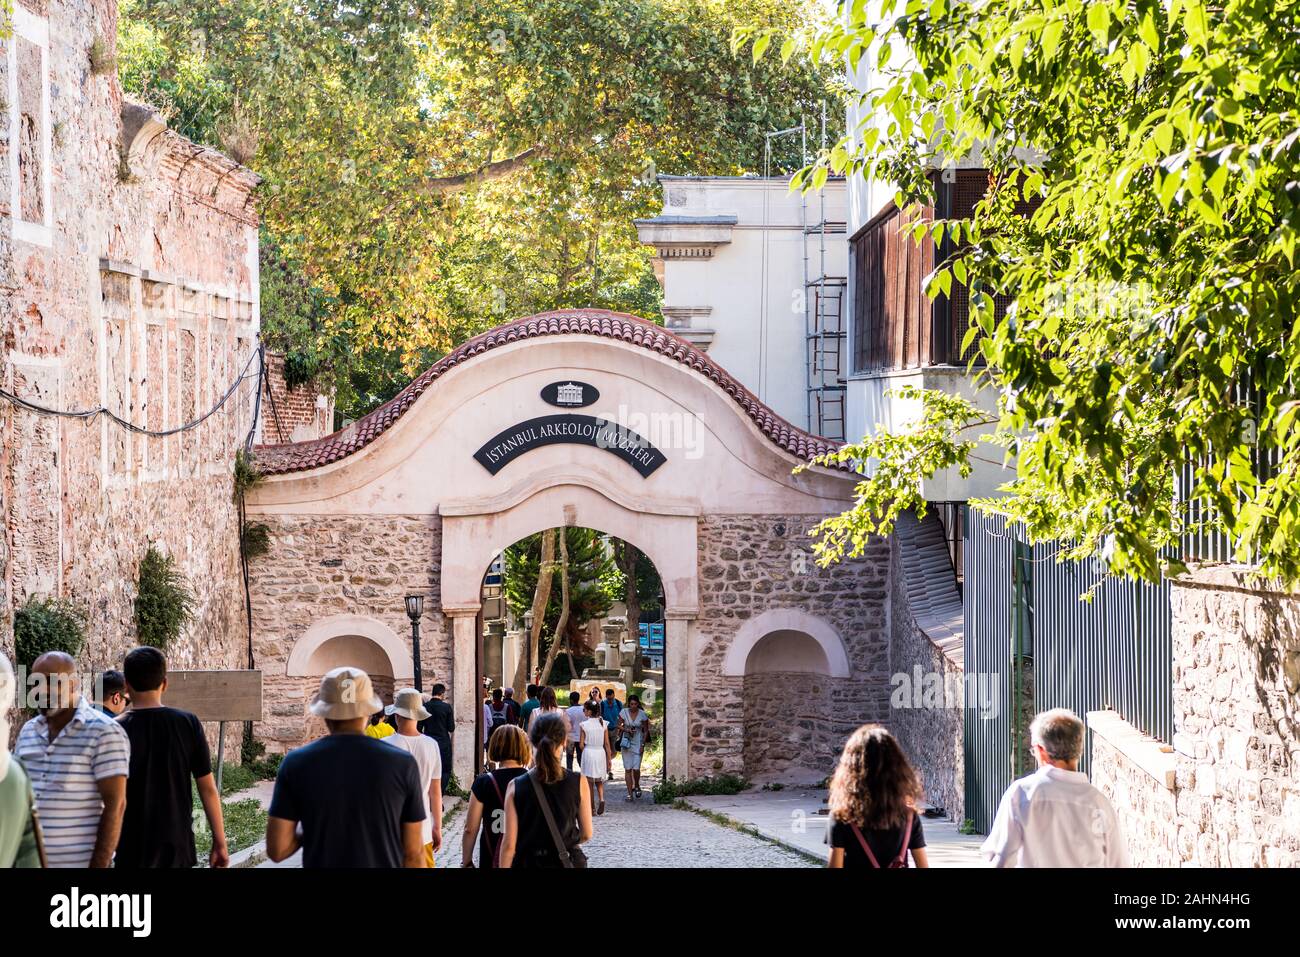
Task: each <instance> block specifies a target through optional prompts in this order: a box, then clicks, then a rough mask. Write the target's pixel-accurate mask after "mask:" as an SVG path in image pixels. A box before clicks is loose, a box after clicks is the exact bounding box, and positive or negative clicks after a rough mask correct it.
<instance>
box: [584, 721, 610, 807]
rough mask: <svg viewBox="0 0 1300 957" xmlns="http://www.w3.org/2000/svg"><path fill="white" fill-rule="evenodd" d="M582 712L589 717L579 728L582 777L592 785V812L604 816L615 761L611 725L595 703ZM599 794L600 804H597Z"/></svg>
mask: <svg viewBox="0 0 1300 957" xmlns="http://www.w3.org/2000/svg"><path fill="white" fill-rule="evenodd" d="M582 710H583V712H584V713H585V714H586V715H587V718H586V720H585V721H583V722H582V724H580V725H579V726H578V732H579V737H578V744H579V746H580V747H581V749H582V751H581V753H582V758H581V764H582V776H583V777H584V778H586V779H587V783H588V784H590V785H591V787H590V789H589V790H590V791H591V804H592V810H593V811H594V812H595V813H596V814H604V813H605V775H606V774H607V773H608V771H609V766H610V763H611V762H612V761H613V754H612V753H611V751H612V749H611V748H610V745H609V725H608V723H606V721H605V719H604V718H602V717H601V716H600V705H598V704H596V703H595V702H594V701H588V702H587V703H586V704H585V705H583V708H582ZM598 794H599V796H600V803H599V804H597V803H596V796H597V795H598Z"/></svg>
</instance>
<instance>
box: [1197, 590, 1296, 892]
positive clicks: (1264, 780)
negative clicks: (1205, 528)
mask: <svg viewBox="0 0 1300 957" xmlns="http://www.w3.org/2000/svg"><path fill="white" fill-rule="evenodd" d="M1172 602H1173V620H1174V626H1173V640H1174V674H1173V680H1174V729H1175V731H1174V749H1175V752H1176V754H1177V758H1178V795H1177V810H1178V848H1179V852H1180V855H1181V856H1182V859H1183V860H1184V861H1186V862H1188V863H1192V864H1196V865H1200V866H1206V867H1214V866H1233V867H1249V866H1260V865H1262V866H1267V867H1295V866H1300V595H1295V594H1288V593H1284V592H1280V591H1276V590H1273V589H1271V588H1268V587H1266V586H1262V585H1260V584H1258V583H1256V582H1254V581H1252V580H1251V578H1250V577H1249V574H1248V573H1247V572H1246V571H1245V570H1243V569H1240V568H1232V567H1218V568H1206V569H1201V570H1198V571H1196V572H1193V573H1192V574H1191V575H1189V576H1187V577H1185V578H1182V579H1179V580H1178V581H1177V582H1175V584H1174V587H1173V593H1172Z"/></svg>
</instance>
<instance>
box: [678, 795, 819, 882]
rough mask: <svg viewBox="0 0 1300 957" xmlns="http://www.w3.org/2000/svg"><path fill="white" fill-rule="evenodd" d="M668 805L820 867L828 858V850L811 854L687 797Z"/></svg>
mask: <svg viewBox="0 0 1300 957" xmlns="http://www.w3.org/2000/svg"><path fill="white" fill-rule="evenodd" d="M670 806H671V807H677V808H681V809H682V810H686V811H692V812H694V813H695V814H698V815H700V816H701V817H706V818H709V819H710V820H712V821H714V822H715V823H719V824H720V826H725V827H730V828H732V829H734V830H737V831H740V832H742V833H744V834H748V835H750V836H751V837H756V838H758V839H759V840H761V841H767V842H768V843H769V844H775V845H777V846H778V847H781V848H784V849H785V850H787V851H789V852H790V853H792V854H797V855H799V856H800V857H802V858H803V859H804V860H806V861H813V862H814V863H816V864H819V865H821V866H822V867H825V866H826V863H827V862H828V861H829V860H830V854H829V852H828V853H827V856H826V857H821V856H819V855H817V854H813V853H812V852H811V851H809V850H808V849H807V848H805V847H800V846H799V845H798V844H795V843H794V842H793V841H790V840H788V839H786V838H784V837H781V836H780V835H778V834H775V833H773V832H771V831H769V830H767V829H766V828H761V827H757V826H755V825H753V824H747V823H746V822H744V821H738V820H736V819H735V818H734V817H732V816H731V815H730V814H724V813H723V812H722V811H717V810H714V809H713V808H711V807H705V806H704V805H702V804H696V803H694V802H693V801H692V800H691V799H690V798H689V797H685V798H678V799H677V800H676V801H674V802H673V803H672V804H671V805H670ZM722 822H725V824H723V823H722Z"/></svg>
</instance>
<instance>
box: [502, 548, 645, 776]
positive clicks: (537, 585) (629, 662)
mask: <svg viewBox="0 0 1300 957" xmlns="http://www.w3.org/2000/svg"><path fill="white" fill-rule="evenodd" d="M548 569H549V574H548V573H547V570H548ZM566 579H567V581H566ZM481 602H482V604H481V609H482V610H481V612H480V623H479V628H478V635H479V647H478V652H477V654H478V661H477V665H478V667H477V669H476V670H477V673H478V674H479V675H480V682H481V683H482V685H483V689H484V703H485V704H486V705H487V706H488V708H489V710H487V711H484V710H483V709H478V710H479V712H481V714H479V715H477V717H479V724H478V735H477V736H478V740H480V741H483V740H486V738H487V734H488V729H489V724H490V722H491V717H490V715H491V710H490V709H491V708H492V706H493V703H494V700H495V691H496V690H497V689H501V690H502V692H503V695H504V690H505V689H507V688H508V689H510V690H511V691H512V693H513V695H514V697H515V700H516V701H518V702H519V703H520V704H521V705H522V704H524V703H525V702H526V689H527V687H528V685H530V684H534V685H536V686H538V687H539V688H542V687H550V688H551V689H553V690H554V691H555V694H556V700H557V702H558V703H559V705H560V707H561V708H565V709H567V708H571V707H573V708H580V707H582V705H583V704H585V702H587V701H588V700H589V699H590V698H591V697H592V696H593V695H594V697H595V699H596V700H597V701H598V702H600V703H602V704H604V705H605V707H604V708H603V709H602V711H601V717H602V718H603V719H604V720H606V721H607V722H608V723H609V725H610V728H611V731H612V728H613V727H614V726H616V725H617V715H618V710H617V709H616V708H613V707H612V706H611V705H609V704H608V701H609V694H608V693H609V692H611V691H612V692H613V700H614V701H615V702H618V703H619V704H620V705H626V702H627V698H628V695H629V694H635V695H637V697H638V698H639V699H640V701H641V702H642V704H643V706H644V707H645V709H646V711H647V713H648V714H649V715H650V718H651V722H652V732H651V735H650V738H651V740H650V742H649V743H648V744H647V746H646V747H645V748H644V753H643V759H642V771H643V774H644V777H645V778H646V782H645V783H644V784H643V785H642V787H643V788H645V789H648V788H649V787H650V786H651V785H652V784H653V781H654V780H658V779H659V778H660V777H661V776H662V774H663V768H664V734H663V731H664V719H665V690H666V681H665V661H666V658H665V656H666V652H667V642H666V634H665V632H666V628H665V619H664V612H665V593H664V586H663V581H662V579H661V578H660V575H659V572H658V569H657V568H656V567H655V564H654V562H653V561H652V560H651V559H650V558H649V557H648V556H647V555H646V554H645V553H644V552H642V551H641V549H639V548H637V547H636V546H635V545H633V544H630V543H628V542H626V541H624V540H623V539H620V538H618V537H616V536H613V535H609V534H606V533H604V532H602V531H599V530H596V529H592V528H584V527H580V526H567V527H562V528H553V529H546V530H544V531H542V532H538V533H535V534H532V535H528V536H525V537H524V538H522V539H520V540H519V541H516V542H514V543H513V544H511V545H509V546H508V547H506V548H505V549H503V550H502V551H501V552H500V553H498V554H497V555H496V556H495V557H494V558H493V560H492V562H491V564H490V565H489V566H488V569H487V572H486V574H485V575H484V576H483V584H482V592H481ZM539 614H540V618H541V620H540V621H538V616H539ZM574 695H577V700H576V701H575V700H573V696H574ZM573 717H574V718H576V719H577V720H578V721H579V722H581V720H583V718H582V716H581V715H579V714H578V713H577V712H575V713H574V715H573ZM578 761H579V759H578V756H577V755H576V754H575V755H574V766H575V769H576V768H577V767H578ZM482 765H483V761H482V755H481V754H480V758H479V761H478V766H479V767H482ZM610 770H611V771H612V772H613V773H614V776H615V778H616V779H617V780H619V781H622V780H623V767H622V762H621V761H620V759H619V757H617V756H616V758H615V761H614V763H613V766H612V767H611V768H610Z"/></svg>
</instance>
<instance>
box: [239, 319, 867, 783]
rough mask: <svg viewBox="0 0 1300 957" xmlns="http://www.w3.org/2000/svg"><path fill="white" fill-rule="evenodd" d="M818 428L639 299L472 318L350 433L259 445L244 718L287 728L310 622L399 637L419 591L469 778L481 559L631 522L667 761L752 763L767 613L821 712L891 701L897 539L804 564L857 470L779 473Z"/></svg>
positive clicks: (275, 739) (686, 772) (276, 739)
mask: <svg viewBox="0 0 1300 957" xmlns="http://www.w3.org/2000/svg"><path fill="white" fill-rule="evenodd" d="M831 447H832V446H831V443H829V442H827V441H826V440H824V439H820V438H817V437H814V436H811V435H808V434H807V433H805V432H802V431H800V430H798V429H796V428H794V427H793V426H791V425H789V424H788V423H786V422H785V421H783V420H782V419H780V418H778V417H777V416H776V415H775V414H773V413H772V412H771V410H770V409H768V408H767V407H766V406H765V405H763V404H762V403H761V402H760V401H759V400H758V399H757V398H756V397H755V396H753V395H752V394H750V393H749V392H748V391H747V390H746V389H745V388H744V387H743V386H741V385H740V384H739V383H738V382H736V380H735V379H733V378H732V377H731V376H730V375H729V374H728V373H727V372H726V371H725V370H723V369H722V368H721V367H719V366H718V365H717V364H716V363H714V362H713V361H712V360H710V359H709V358H708V357H707V356H706V355H704V354H703V353H702V352H700V351H699V350H697V349H695V348H694V347H693V346H691V345H690V344H689V343H687V342H686V341H685V340H682V339H680V338H678V337H677V336H675V335H673V334H671V333H669V332H668V331H666V330H665V329H663V328H662V327H659V326H656V325H654V324H652V323H649V322H646V321H645V320H642V319H638V318H636V317H633V316H627V315H622V314H618V313H611V312H606V311H602V310H573V311H563V312H555V313H547V314H543V315H539V316H532V317H528V318H525V319H520V320H517V321H515V322H511V323H508V324H506V325H504V326H501V327H500V328H497V329H494V330H492V331H491V332H488V333H486V334H484V335H481V336H479V337H477V338H475V339H472V340H470V341H469V342H467V343H465V344H464V345H462V346H461V347H459V348H458V349H456V350H455V351H454V352H452V353H451V354H450V355H448V356H446V357H445V358H443V359H442V360H440V361H439V362H438V363H437V364H436V365H434V366H433V367H432V368H431V369H429V370H428V371H426V372H425V373H424V374H423V375H421V376H420V377H419V378H417V379H416V380H415V381H414V382H413V383H412V384H411V385H410V386H408V387H407V388H406V389H405V390H404V391H403V392H402V393H400V394H399V395H398V396H397V397H396V398H394V399H393V400H392V401H391V402H389V403H387V404H386V405H384V406H382V407H380V408H379V409H377V410H376V411H375V412H373V413H371V414H370V415H368V416H366V417H365V418H363V419H361V420H359V421H357V422H355V423H353V424H352V425H350V426H348V427H347V428H346V429H344V430H342V431H341V432H338V433H336V434H334V435H332V436H329V437H327V438H324V439H321V440H317V441H313V442H303V443H293V444H288V445H278V446H262V447H259V448H258V450H257V464H258V466H259V468H260V469H261V470H262V471H263V472H264V473H265V475H266V479H265V481H263V482H262V483H260V484H259V485H258V486H257V487H256V488H255V490H254V491H253V492H252V493H251V495H250V499H249V503H248V506H249V509H248V510H249V513H250V517H251V518H252V519H253V520H255V521H260V522H265V523H266V524H267V525H268V526H269V527H270V530H271V548H270V551H269V553H268V554H267V555H266V556H264V557H262V558H259V559H258V560H257V561H256V563H255V564H254V567H253V569H252V584H251V587H252V596H253V619H254V620H253V625H254V633H255V636H256V647H255V652H256V654H257V659H258V665H259V667H260V668H262V669H263V672H264V674H265V675H266V676H267V677H266V687H267V694H268V697H269V698H270V709H269V710H270V712H271V714H272V715H273V716H274V717H273V722H274V723H273V724H271V725H267V726H265V727H259V729H258V733H259V734H260V735H261V736H262V737H263V738H264V739H265V740H266V741H267V744H268V746H270V747H271V748H272V749H274V750H283V749H284V748H288V747H292V746H294V745H296V744H298V743H300V742H301V740H302V738H303V735H302V734H301V733H299V731H297V730H296V728H298V727H299V725H298V724H296V722H298V719H299V716H301V715H304V714H305V709H306V705H307V700H305V699H304V697H303V689H302V686H301V679H300V678H298V677H295V676H294V674H293V671H294V670H296V669H294V668H291V667H290V662H291V661H295V660H298V659H300V658H301V657H302V655H303V654H304V652H302V651H299V650H298V649H299V648H300V647H301V646H302V643H304V642H308V643H310V642H312V641H315V640H317V636H319V635H320V634H321V631H320V628H321V627H322V626H321V622H322V621H328V620H330V619H332V618H334V617H335V616H341V615H347V616H358V617H360V618H364V619H367V620H372V621H374V622H376V623H378V624H380V625H381V626H383V627H384V628H385V629H386V630H387V631H388V632H391V634H392V635H394V636H402V637H401V638H399V639H398V640H399V641H400V643H401V645H402V647H403V649H404V650H405V652H406V654H407V655H409V654H410V639H409V634H410V626H409V623H408V622H407V620H406V616H405V613H404V608H403V602H402V599H403V596H404V595H406V594H410V593H420V594H423V595H425V596H426V602H425V612H424V619H423V622H422V625H423V628H422V636H423V641H422V646H421V656H422V662H421V665H422V670H423V672H424V674H425V676H426V677H425V686H426V688H428V687H429V686H430V685H431V684H432V683H434V682H442V683H444V684H446V685H447V686H448V687H449V688H450V689H451V690H450V700H451V701H452V704H453V708H454V710H455V713H456V718H457V728H456V738H455V757H454V763H455V768H456V772H457V775H458V777H459V778H460V779H461V780H462V781H464V780H466V777H467V775H468V774H469V772H470V769H471V768H472V763H473V755H474V747H473V734H474V727H475V724H474V722H475V716H476V703H477V681H476V675H475V653H476V649H477V646H478V642H479V640H480V636H479V635H477V634H476V628H477V624H476V623H477V620H478V614H479V611H480V584H481V579H482V575H483V569H484V568H485V567H486V566H487V564H488V563H489V561H490V560H491V558H492V556H493V555H494V554H495V553H496V552H497V551H498V550H500V549H501V548H503V547H505V546H507V545H510V544H511V543H513V542H515V541H518V540H519V539H521V538H523V537H525V536H527V535H531V534H533V533H536V532H539V531H542V530H544V529H546V528H552V527H558V526H584V527H587V528H592V529H596V530H599V531H601V532H605V533H608V534H610V535H613V536H616V537H618V538H620V539H623V540H625V541H627V542H630V543H631V544H633V545H636V546H637V547H638V548H640V549H641V550H642V551H644V552H645V554H646V555H647V556H648V557H649V558H650V560H651V561H652V562H654V564H655V566H656V568H657V569H658V570H659V573H660V576H661V577H662V579H663V584H664V593H665V599H666V607H665V612H666V619H667V628H666V630H667V636H666V655H667V660H666V662H665V684H666V689H665V693H666V702H665V705H666V713H667V716H668V718H667V731H666V740H665V762H666V766H667V771H668V773H669V774H670V775H673V776H677V777H688V776H690V777H694V776H698V775H702V774H714V773H719V772H737V773H738V772H741V771H743V769H744V753H745V736H746V735H745V721H744V710H743V708H742V707H741V702H742V700H743V696H744V689H745V681H746V677H745V675H746V670H745V662H746V660H747V657H748V656H749V654H750V652H751V651H753V650H754V649H755V648H756V647H759V646H761V642H762V640H763V639H764V636H765V635H768V634H769V633H772V632H782V633H790V632H797V633H798V635H799V636H801V638H800V640H802V641H804V642H806V643H807V646H806V647H805V646H803V645H800V646H799V647H798V648H796V649H795V650H796V651H799V652H807V651H808V649H809V648H811V649H813V650H815V651H816V652H817V653H819V654H820V655H821V656H822V657H821V658H819V659H818V661H820V662H821V667H822V670H823V671H824V673H822V674H818V675H817V677H818V680H819V681H820V682H822V685H819V687H822V686H824V688H825V693H826V695H827V702H828V703H829V705H830V707H831V709H832V713H831V715H830V716H829V717H828V718H827V719H826V721H825V722H823V724H824V725H825V729H824V731H823V732H820V733H822V734H823V735H831V736H833V735H836V734H841V733H844V732H846V731H847V730H848V729H850V728H852V727H853V726H856V725H857V724H858V723H861V722H863V721H881V720H884V719H885V717H886V707H887V703H888V673H889V617H888V606H889V602H888V594H889V588H888V586H889V548H888V545H887V543H885V542H880V543H873V545H872V547H871V548H870V550H869V552H868V554H867V556H866V557H865V558H863V559H861V560H857V561H852V562H846V563H844V564H842V565H838V566H835V567H833V568H830V569H820V568H818V567H817V566H816V564H815V562H814V561H813V560H812V556H811V550H810V541H809V539H808V537H807V532H808V530H809V529H810V528H811V527H812V526H813V525H814V524H816V522H818V521H819V520H820V519H821V518H823V517H824V516H826V515H828V514H833V513H836V512H839V511H841V510H842V509H843V508H844V507H845V506H846V505H848V504H849V503H850V502H851V500H852V493H853V486H854V476H853V473H850V472H845V471H839V470H832V469H825V468H820V467H818V468H812V469H809V470H807V471H805V472H802V473H800V474H798V475H795V474H793V470H794V468H795V467H796V466H797V465H799V464H800V463H802V462H805V461H807V459H808V458H809V457H811V456H812V455H814V454H816V453H818V452H821V451H825V450H827V449H829V448H831ZM755 622H757V624H755ZM769 625H770V627H768V626H769ZM313 629H315V630H313ZM789 640H795V639H789ZM737 641H739V642H741V644H742V645H744V646H745V647H744V652H745V654H744V655H743V656H741V657H740V658H739V667H737V665H736V662H737V655H739V651H738V650H737V648H738V647H739V646H737V645H736V642H737ZM382 644H383V646H384V647H385V648H391V647H392V641H391V640H386V641H385V642H383V643H382ZM791 647H792V648H793V647H794V646H793V645H792V646H791ZM773 654H775V656H776V657H775V658H773V659H772V660H774V661H777V662H778V663H780V662H781V661H783V660H784V658H782V655H783V654H785V652H782V651H781V649H777V651H776V652H774V653H773ZM408 673H409V670H408ZM301 726H302V727H305V721H303V722H301ZM824 744H825V742H822V743H821V746H824ZM827 770H829V769H827Z"/></svg>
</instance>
